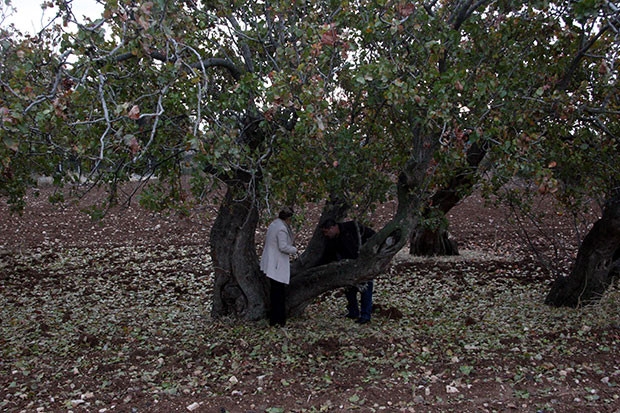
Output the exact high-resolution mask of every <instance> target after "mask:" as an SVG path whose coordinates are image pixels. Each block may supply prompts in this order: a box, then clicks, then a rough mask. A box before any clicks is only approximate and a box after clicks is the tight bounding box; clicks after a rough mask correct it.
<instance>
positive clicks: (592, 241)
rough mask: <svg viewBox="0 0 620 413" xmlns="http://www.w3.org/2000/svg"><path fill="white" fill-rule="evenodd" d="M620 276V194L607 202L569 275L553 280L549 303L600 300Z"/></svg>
mask: <svg viewBox="0 0 620 413" xmlns="http://www.w3.org/2000/svg"><path fill="white" fill-rule="evenodd" d="M619 275H620V194H619V195H616V196H615V197H614V198H613V199H612V200H611V201H609V202H608V203H607V205H606V206H605V208H604V210H603V215H602V217H601V218H600V219H599V220H598V221H597V222H596V223H595V224H594V226H593V227H592V229H591V230H590V231H589V232H588V234H587V235H586V237H585V238H584V240H583V242H582V243H581V245H580V247H579V251H578V253H577V259H576V261H575V265H574V267H573V269H572V271H571V273H570V275H569V276H568V277H559V278H557V279H556V280H555V282H554V283H553V285H552V287H551V290H550V291H549V294H548V295H547V297H546V299H545V304H548V305H552V306H555V307H574V308H575V307H579V306H581V305H584V304H588V303H591V302H593V301H596V300H598V299H599V298H600V297H601V296H602V295H603V294H604V293H605V291H606V290H607V288H608V287H609V285H610V284H611V283H612V282H613V280H614V279H615V278H617V277H618V276H619Z"/></svg>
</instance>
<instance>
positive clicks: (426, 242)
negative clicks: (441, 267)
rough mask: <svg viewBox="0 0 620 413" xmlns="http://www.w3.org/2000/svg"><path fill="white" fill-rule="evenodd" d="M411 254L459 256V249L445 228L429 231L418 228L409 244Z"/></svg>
mask: <svg viewBox="0 0 620 413" xmlns="http://www.w3.org/2000/svg"><path fill="white" fill-rule="evenodd" d="M409 253H410V254H411V255H417V256H427V257H430V256H433V255H459V249H458V246H457V244H456V241H454V240H453V239H452V238H450V234H449V233H448V231H447V230H446V229H444V228H439V229H435V230H433V229H428V228H423V227H420V226H418V228H416V230H415V231H414V232H413V236H412V237H411V242H410V244H409Z"/></svg>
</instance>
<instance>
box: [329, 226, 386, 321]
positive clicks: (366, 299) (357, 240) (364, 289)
mask: <svg viewBox="0 0 620 413" xmlns="http://www.w3.org/2000/svg"><path fill="white" fill-rule="evenodd" d="M321 231H322V232H323V235H324V236H325V237H326V238H327V244H326V248H325V253H324V254H323V259H322V260H321V262H322V263H323V264H327V263H330V262H333V261H340V260H345V259H355V258H357V257H358V256H359V250H360V247H361V246H362V245H363V244H364V243H365V242H366V241H367V240H368V239H369V238H370V237H372V236H373V235H374V234H375V231H373V230H372V229H371V228H368V227H365V226H363V225H361V224H359V223H357V222H356V221H348V222H336V221H335V220H333V219H327V220H325V222H323V223H322V224H321ZM373 284H374V283H373V281H372V280H370V281H367V282H365V283H363V284H361V285H359V286H357V287H347V288H345V296H346V297H347V314H346V317H348V318H353V319H355V320H356V322H357V323H359V324H366V323H368V322H369V321H370V314H371V312H372V290H373V287H374V285H373ZM358 292H359V293H361V296H360V302H359V304H358V300H357V293H358ZM360 305H361V306H360Z"/></svg>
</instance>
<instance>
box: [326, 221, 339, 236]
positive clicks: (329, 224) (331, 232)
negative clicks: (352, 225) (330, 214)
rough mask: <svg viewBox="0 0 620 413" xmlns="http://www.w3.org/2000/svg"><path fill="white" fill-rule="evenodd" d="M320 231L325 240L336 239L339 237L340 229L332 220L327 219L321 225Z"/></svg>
mask: <svg viewBox="0 0 620 413" xmlns="http://www.w3.org/2000/svg"><path fill="white" fill-rule="evenodd" d="M321 231H322V232H323V235H324V236H325V237H327V238H336V237H337V236H338V235H340V227H339V226H338V224H337V223H336V221H335V220H334V219H332V218H328V219H326V220H325V221H323V223H322V224H321Z"/></svg>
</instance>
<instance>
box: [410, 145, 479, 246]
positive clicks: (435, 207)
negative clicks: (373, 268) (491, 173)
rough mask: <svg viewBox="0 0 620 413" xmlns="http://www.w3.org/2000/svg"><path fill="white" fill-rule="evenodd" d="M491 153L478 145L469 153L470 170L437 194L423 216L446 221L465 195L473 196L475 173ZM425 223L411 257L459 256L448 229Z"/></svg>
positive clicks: (414, 240) (415, 233)
mask: <svg viewBox="0 0 620 413" xmlns="http://www.w3.org/2000/svg"><path fill="white" fill-rule="evenodd" d="M487 151H488V148H487V145H486V144H483V145H479V144H477V143H474V144H472V146H471V147H470V148H469V150H468V151H467V166H465V167H463V168H462V169H461V170H458V171H455V174H454V177H453V178H452V179H451V180H450V181H449V182H448V184H447V185H446V187H445V188H443V189H440V190H439V191H437V192H436V193H435V194H434V195H433V196H432V197H431V199H430V202H429V205H428V206H427V207H426V208H425V209H424V212H423V216H424V217H425V218H430V217H431V215H433V214H435V215H438V216H439V217H441V218H443V217H445V215H446V214H447V213H448V212H449V211H450V210H451V209H452V208H454V206H456V205H457V204H458V203H459V202H460V201H461V199H462V198H463V195H464V194H468V193H469V192H471V188H472V187H473V185H474V183H475V179H474V177H475V172H476V170H477V169H478V165H480V163H481V162H482V160H483V159H484V157H485V156H486V154H487ZM423 221H424V220H421V221H420V222H419V223H418V225H417V227H416V229H415V231H413V233H412V234H411V240H410V244H409V254H411V255H417V256H434V255H459V250H458V246H457V243H456V241H454V240H453V239H451V238H450V234H449V233H448V228H447V226H446V227H441V226H440V227H437V228H429V227H427V226H424V222H423Z"/></svg>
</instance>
